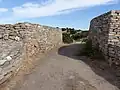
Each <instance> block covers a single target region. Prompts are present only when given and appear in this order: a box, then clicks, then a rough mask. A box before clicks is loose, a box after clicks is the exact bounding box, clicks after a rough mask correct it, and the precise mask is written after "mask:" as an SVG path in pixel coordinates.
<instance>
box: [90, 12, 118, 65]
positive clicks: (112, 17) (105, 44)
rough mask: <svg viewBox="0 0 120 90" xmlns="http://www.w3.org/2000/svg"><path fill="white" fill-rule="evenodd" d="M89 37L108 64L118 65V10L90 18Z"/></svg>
mask: <svg viewBox="0 0 120 90" xmlns="http://www.w3.org/2000/svg"><path fill="white" fill-rule="evenodd" d="M89 39H91V40H92V44H93V46H94V47H98V48H99V49H100V50H101V51H102V52H103V54H104V56H105V58H106V60H108V61H109V64H110V65H112V64H115V65H120V10H112V11H110V12H107V13H105V14H103V15H100V16H98V17H96V18H94V19H92V21H91V24H90V29H89Z"/></svg>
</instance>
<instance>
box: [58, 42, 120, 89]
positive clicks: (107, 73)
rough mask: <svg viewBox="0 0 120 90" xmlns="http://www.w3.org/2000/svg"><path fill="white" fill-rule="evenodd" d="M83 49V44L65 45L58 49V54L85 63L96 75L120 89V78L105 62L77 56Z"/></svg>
mask: <svg viewBox="0 0 120 90" xmlns="http://www.w3.org/2000/svg"><path fill="white" fill-rule="evenodd" d="M83 47H84V45H83V44H71V45H65V46H62V47H60V48H59V49H58V54H59V55H63V56H67V57H69V58H72V59H75V60H80V61H83V62H85V63H86V64H87V65H89V67H91V69H92V70H93V71H94V72H95V73H96V74H97V75H99V76H101V77H103V78H104V79H105V80H107V81H108V82H109V83H111V84H112V85H114V86H117V87H118V88H119V89H120V77H117V76H116V74H115V72H114V69H112V68H110V67H109V65H108V63H107V62H106V61H105V60H93V59H89V58H88V57H86V56H78V54H79V53H80V52H81V50H82V48H83Z"/></svg>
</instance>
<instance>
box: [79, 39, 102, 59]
mask: <svg viewBox="0 0 120 90" xmlns="http://www.w3.org/2000/svg"><path fill="white" fill-rule="evenodd" d="M85 41H86V43H85V46H84V48H83V51H82V52H81V55H85V56H88V57H90V58H93V59H104V56H103V54H102V52H101V51H100V50H99V48H98V47H92V41H91V40H86V39H85Z"/></svg>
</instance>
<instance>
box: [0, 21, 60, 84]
mask: <svg viewBox="0 0 120 90" xmlns="http://www.w3.org/2000/svg"><path fill="white" fill-rule="evenodd" d="M61 43H62V32H61V29H58V28H53V27H48V26H42V25H39V24H31V23H17V24H15V25H11V24H5V25H0V84H1V83H3V82H4V81H5V80H7V79H8V78H9V77H10V76H11V75H12V74H14V73H15V72H16V71H18V69H19V68H20V66H21V65H22V62H23V61H24V60H25V59H27V60H29V59H32V58H33V57H35V56H36V55H37V54H38V53H44V52H46V51H48V50H50V49H52V48H53V47H55V46H56V45H58V44H61Z"/></svg>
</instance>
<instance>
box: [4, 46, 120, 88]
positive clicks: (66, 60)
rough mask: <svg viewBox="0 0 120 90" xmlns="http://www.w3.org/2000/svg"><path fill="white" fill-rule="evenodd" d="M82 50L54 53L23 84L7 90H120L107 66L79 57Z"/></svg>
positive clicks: (26, 75)
mask: <svg viewBox="0 0 120 90" xmlns="http://www.w3.org/2000/svg"><path fill="white" fill-rule="evenodd" d="M80 47H82V46H81V45H80V44H71V45H65V46H62V47H60V48H57V49H54V50H52V51H50V52H49V53H47V54H46V55H44V57H42V58H41V59H40V60H38V61H37V64H36V67H35V68H34V69H32V70H31V72H30V73H27V74H25V75H24V77H23V79H22V80H20V79H19V83H18V82H17V83H16V84H15V86H14V87H11V84H10V85H8V87H7V88H6V90H120V89H119V87H118V86H117V84H115V81H116V78H115V77H114V75H113V74H112V72H109V70H108V67H107V66H106V65H104V64H103V63H101V62H100V63H99V64H98V63H96V62H95V61H89V60H90V59H88V58H87V57H84V56H77V53H78V51H80V50H79V49H80ZM90 62H94V64H91V63H90ZM100 64H102V65H100ZM98 66H99V67H98ZM105 66H106V67H105ZM12 83H14V81H12Z"/></svg>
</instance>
